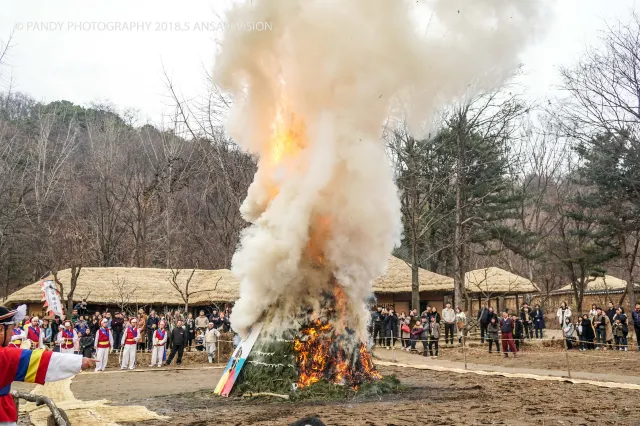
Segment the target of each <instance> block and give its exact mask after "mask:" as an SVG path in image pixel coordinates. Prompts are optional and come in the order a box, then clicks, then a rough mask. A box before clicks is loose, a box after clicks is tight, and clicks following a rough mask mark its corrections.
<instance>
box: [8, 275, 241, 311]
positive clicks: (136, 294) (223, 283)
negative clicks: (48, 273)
mask: <svg viewBox="0 0 640 426" xmlns="http://www.w3.org/2000/svg"><path fill="white" fill-rule="evenodd" d="M191 271H192V270H191V269H183V270H181V271H180V272H179V273H177V275H176V282H177V283H178V284H179V286H180V288H181V289H182V290H183V291H184V288H185V284H186V282H187V279H188V278H189V275H190V274H191ZM173 276H174V275H173V272H172V271H171V270H170V269H155V268H82V270H81V272H80V276H79V278H78V285H77V287H76V290H75V293H74V300H77V301H80V300H82V299H83V298H86V299H87V303H89V304H98V305H118V304H120V303H122V300H123V299H124V300H128V302H127V304H141V305H146V304H157V305H182V304H184V301H183V300H182V298H181V297H180V294H179V293H178V291H177V290H176V289H175V288H174V287H173V286H172V285H171V283H170V280H171V279H172V277H173ZM45 279H53V277H48V278H45ZM70 279H71V270H70V269H65V270H63V271H60V272H58V280H59V281H60V282H61V283H62V284H63V286H64V289H65V291H68V289H69V286H70V284H69V282H70ZM40 283H41V281H38V282H36V283H33V284H31V285H28V286H27V287H24V288H23V289H21V290H18V291H16V292H15V293H13V294H11V295H10V296H9V297H8V298H7V300H5V302H4V303H5V304H8V305H12V304H17V303H38V302H40V301H41V300H42V290H41V287H40ZM239 287H240V283H239V281H238V280H237V279H236V278H235V277H234V276H233V275H232V274H231V271H229V270H228V269H220V270H215V271H209V270H201V269H196V270H195V272H194V273H193V277H192V278H191V281H190V282H189V293H190V294H191V296H190V297H189V304H190V305H206V304H209V303H211V302H229V301H234V300H236V299H237V298H238V289H239ZM63 303H64V301H63Z"/></svg>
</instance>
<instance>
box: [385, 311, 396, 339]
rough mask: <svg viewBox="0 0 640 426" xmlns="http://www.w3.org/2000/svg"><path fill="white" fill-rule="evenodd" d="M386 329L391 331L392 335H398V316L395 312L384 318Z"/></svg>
mask: <svg viewBox="0 0 640 426" xmlns="http://www.w3.org/2000/svg"><path fill="white" fill-rule="evenodd" d="M384 329H385V330H386V331H390V332H391V335H392V336H397V335H398V316H397V315H396V313H395V312H394V313H393V315H387V316H386V317H385V318H384Z"/></svg>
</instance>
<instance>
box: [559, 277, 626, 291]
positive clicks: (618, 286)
mask: <svg viewBox="0 0 640 426" xmlns="http://www.w3.org/2000/svg"><path fill="white" fill-rule="evenodd" d="M626 288H627V282H626V281H625V280H621V279H620V278H616V277H614V276H611V275H605V276H604V277H597V278H595V279H594V280H592V281H589V282H587V288H585V293H602V292H607V291H611V292H621V291H624V290H626ZM636 288H637V285H636ZM572 292H573V290H572V289H571V284H567V285H565V286H563V287H560V288H559V289H557V290H554V291H553V292H552V293H553V294H566V293H572Z"/></svg>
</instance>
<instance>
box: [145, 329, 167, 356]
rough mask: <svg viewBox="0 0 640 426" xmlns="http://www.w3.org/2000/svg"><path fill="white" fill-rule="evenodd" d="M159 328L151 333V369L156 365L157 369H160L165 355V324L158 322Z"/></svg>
mask: <svg viewBox="0 0 640 426" xmlns="http://www.w3.org/2000/svg"><path fill="white" fill-rule="evenodd" d="M158 326H159V327H160V328H159V329H157V330H156V331H155V332H154V333H153V352H151V365H149V367H153V366H154V365H156V363H158V367H162V362H163V361H164V359H165V355H166V352H165V350H166V346H165V345H166V343H167V330H165V326H166V323H165V322H164V321H160V323H159V324H158Z"/></svg>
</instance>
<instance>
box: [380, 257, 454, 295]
mask: <svg viewBox="0 0 640 426" xmlns="http://www.w3.org/2000/svg"><path fill="white" fill-rule="evenodd" d="M418 281H419V283H420V291H453V278H449V277H446V276H444V275H439V274H436V273H435V272H431V271H427V270H426V269H422V268H420V269H419V270H418ZM373 291H374V293H403V292H411V265H409V264H408V263H407V262H405V261H404V260H402V259H398V258H397V257H395V256H390V257H389V266H388V269H387V273H386V274H384V275H383V276H381V277H379V278H378V279H376V280H375V281H374V282H373Z"/></svg>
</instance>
